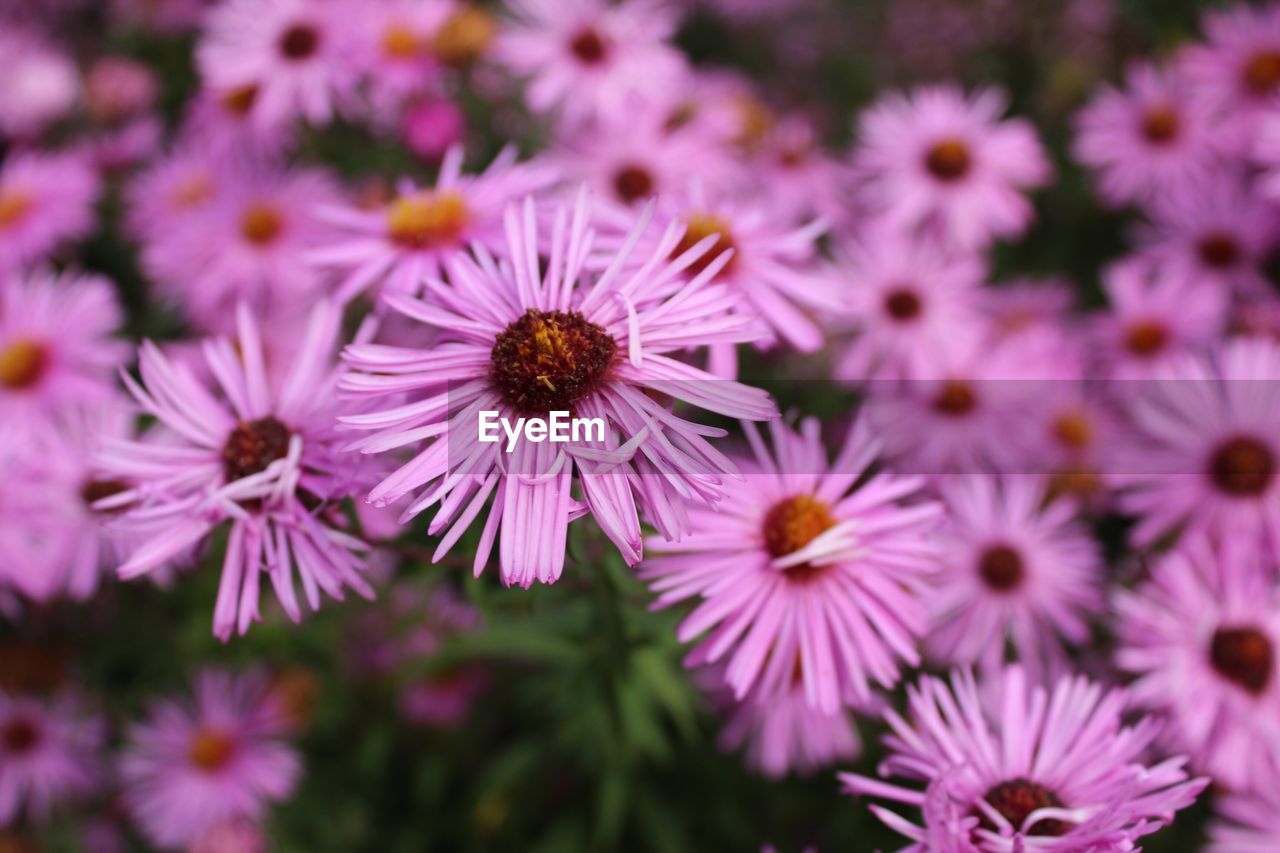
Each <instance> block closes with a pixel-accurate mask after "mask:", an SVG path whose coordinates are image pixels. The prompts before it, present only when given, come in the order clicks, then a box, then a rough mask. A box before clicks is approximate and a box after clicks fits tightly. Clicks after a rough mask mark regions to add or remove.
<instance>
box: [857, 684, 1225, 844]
mask: <svg viewBox="0 0 1280 853" xmlns="http://www.w3.org/2000/svg"><path fill="white" fill-rule="evenodd" d="M983 686H984V688H987V689H988V693H989V694H990V695H989V696H987V697H985V699H986V700H987V701H984V696H983V695H981V694H980V692H979V686H978V684H977V683H976V682H975V680H974V678H973V676H972V675H971V674H969V673H967V672H963V671H961V672H956V673H955V674H953V675H952V677H951V684H950V685H948V684H947V683H946V682H945V681H943V680H941V679H939V678H935V677H933V676H924V677H922V678H921V679H920V681H919V682H918V684H916V685H914V686H912V687H908V688H907V706H908V717H907V718H903V717H902V716H900V715H899V714H898V713H897V712H896V711H893V710H890V711H887V712H886V713H885V719H886V720H887V721H888V723H889V727H890V729H891V730H892V733H891V734H889V735H887V736H886V737H885V744H886V745H887V746H888V747H889V750H890V755H889V757H888V758H887V759H885V760H884V762H883V763H882V764H881V765H880V768H881V770H880V772H881V774H882V775H884V776H887V777H894V778H899V779H902V780H904V781H907V782H908V783H915V785H918V786H919V787H916V786H913V787H905V786H903V785H899V784H894V783H892V782H886V781H881V780H879V779H872V778H869V777H866V776H861V775H857V774H853V773H842V774H840V779H841V781H843V782H844V785H845V790H846V791H848V792H849V793H851V794H855V795H858V796H867V797H875V798H878V799H886V800H891V801H894V802H897V803H902V804H904V805H906V806H909V807H913V808H917V809H919V810H920V823H919V824H917V823H913V822H911V821H910V820H908V819H906V818H904V817H902V816H900V815H898V814H897V813H895V812H893V811H890V810H888V809H886V808H884V807H882V806H878V805H872V806H869V807H868V808H870V810H871V811H872V813H874V814H875V815H876V816H877V817H879V818H880V819H881V820H882V821H884V823H885V824H886V825H888V826H889V827H891V828H893V829H894V830H895V831H897V832H899V833H901V834H903V835H904V836H906V837H907V838H910V839H911V840H912V841H914V842H916V845H917V848H918V849H921V850H930V851H935V850H936V851H939V853H978V851H981V853H1007V851H1011V850H1022V849H1026V850H1037V851H1046V853H1048V851H1062V853H1065V852H1066V851H1072V850H1127V849H1134V848H1135V844H1134V842H1135V841H1136V840H1137V839H1139V838H1141V837H1142V836H1144V835H1148V834H1150V833H1152V832H1155V831H1156V830H1157V829H1160V828H1161V827H1162V826H1164V825H1165V824H1167V823H1168V822H1169V821H1170V820H1172V818H1173V815H1174V813H1175V812H1177V811H1178V810H1180V809H1183V808H1186V807H1187V806H1189V805H1191V803H1192V802H1193V801H1194V800H1195V798H1196V796H1197V795H1199V793H1200V792H1201V791H1202V790H1203V789H1204V788H1205V786H1206V785H1208V784H1209V780H1208V779H1195V780H1188V779H1187V774H1186V772H1185V771H1184V770H1183V769H1182V767H1183V764H1184V763H1185V762H1186V759H1184V758H1170V759H1167V760H1165V761H1162V762H1160V763H1158V764H1152V765H1146V764H1144V763H1143V761H1144V758H1145V756H1146V750H1147V747H1148V746H1149V745H1150V744H1151V742H1152V740H1153V739H1154V738H1155V737H1156V735H1157V733H1158V732H1159V725H1158V724H1157V723H1156V721H1155V720H1154V719H1152V718H1150V717H1145V718H1143V719H1141V720H1139V721H1138V722H1137V723H1136V724H1134V725H1133V726H1131V727H1125V726H1123V725H1122V722H1121V717H1122V714H1123V713H1124V711H1125V703H1126V701H1127V699H1128V697H1127V696H1126V694H1125V693H1124V691H1122V690H1112V691H1104V690H1103V688H1102V687H1100V686H1099V685H1097V684H1094V683H1091V682H1090V681H1088V680H1087V679H1085V678H1083V677H1079V676H1074V677H1062V678H1060V679H1058V680H1057V681H1056V682H1054V683H1053V684H1052V686H1051V688H1049V689H1046V688H1044V687H1038V686H1031V685H1029V684H1028V683H1027V677H1026V675H1025V674H1024V672H1023V671H1022V670H1021V669H1020V668H1018V667H1010V668H1008V669H1007V670H1005V671H1004V672H1003V673H1001V674H998V675H997V676H994V677H993V678H992V679H991V680H990V682H988V683H986V684H984V685H983Z"/></svg>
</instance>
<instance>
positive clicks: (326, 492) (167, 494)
mask: <svg viewBox="0 0 1280 853" xmlns="http://www.w3.org/2000/svg"><path fill="white" fill-rule="evenodd" d="M340 319H341V317H340V312H339V311H338V309H337V307H336V306H334V305H332V304H330V303H328V302H321V303H319V304H318V305H317V306H316V308H315V309H314V311H313V312H312V314H311V317H310V320H309V322H308V324H307V326H306V328H305V330H304V331H303V333H302V334H301V336H300V338H299V343H298V345H297V349H296V351H295V352H294V353H293V357H292V360H291V362H290V363H289V365H288V369H287V370H286V369H284V367H283V366H282V365H276V366H275V369H270V370H269V369H268V366H269V365H268V364H267V362H266V360H265V358H264V354H263V341H262V337H261V333H260V331H259V328H258V325H257V323H256V322H255V321H254V319H253V317H252V315H251V314H250V313H249V311H248V310H247V309H245V308H244V306H241V307H240V309H239V310H238V312H237V326H238V328H239V335H238V339H237V341H236V342H235V343H234V344H233V343H232V342H231V341H230V340H228V339H225V338H222V339H217V340H211V341H207V342H206V343H205V344H204V348H203V349H204V359H205V362H206V365H207V368H208V371H209V374H210V376H211V377H213V380H214V381H215V382H216V386H217V387H216V390H210V389H209V388H208V387H206V385H205V383H203V382H202V381H201V380H200V379H198V378H197V377H196V375H195V373H194V372H193V371H192V370H191V368H190V367H189V366H188V365H186V364H183V363H175V362H173V361H171V360H170V359H168V358H167V357H165V356H164V355H163V354H162V353H161V352H160V350H159V349H158V348H157V347H156V346H155V345H154V344H152V343H151V342H149V341H147V342H144V343H143V344H142V347H141V350H140V354H139V366H140V369H141V375H142V382H141V384H139V383H138V382H136V381H134V380H133V379H132V378H131V377H128V376H126V377H125V382H126V384H127V385H128V387H129V390H130V391H131V392H132V394H133V396H134V397H135V398H136V399H137V401H138V404H139V405H140V406H141V408H142V410H143V411H144V412H146V413H147V414H149V415H151V416H153V417H155V418H156V420H158V421H159V422H160V425H161V429H163V433H162V435H163V438H162V439H161V438H158V437H154V436H147V437H144V440H138V441H106V442H105V443H104V447H103V450H102V452H101V454H100V456H99V460H98V462H99V468H100V470H101V471H102V472H103V473H102V475H103V476H104V477H107V478H112V479H122V480H125V481H126V482H128V483H131V484H133V485H132V487H131V488H128V489H125V490H123V491H121V492H119V493H117V494H116V495H113V496H111V497H107V498H105V499H104V500H102V501H99V502H98V503H97V504H95V507H96V508H97V509H99V510H112V509H119V508H122V507H125V508H127V509H125V511H124V512H123V513H122V514H121V515H120V516H119V518H118V519H117V521H116V524H117V526H118V527H119V529H121V530H122V531H125V532H128V533H131V534H135V535H136V536H138V537H139V541H140V544H139V545H138V547H137V548H136V549H135V550H134V551H133V552H132V554H131V555H130V557H129V559H128V560H127V561H125V563H124V564H123V565H121V566H120V569H119V574H120V576H121V577H122V578H124V579H132V578H136V577H138V576H140V575H144V574H148V573H150V572H154V571H155V570H157V569H158V568H160V567H161V566H162V565H164V564H165V562H166V561H168V560H169V559H171V558H172V557H174V556H175V555H177V554H179V553H180V552H182V551H183V550H185V549H187V548H190V547H192V546H194V545H195V544H197V543H199V542H202V541H203V540H205V538H206V537H208V536H209V535H210V534H211V533H212V532H213V531H214V530H215V529H216V528H218V527H220V526H222V525H223V524H225V523H229V524H230V533H229V537H228V540H227V549H226V557H225V559H224V561H223V566H222V583H221V585H220V587H219V589H218V600H217V604H216V606H215V609H214V616H213V631H214V634H215V635H216V636H217V637H219V638H220V639H222V640H226V639H228V638H229V637H230V636H231V634H232V633H233V632H234V631H236V630H238V631H239V632H240V633H241V634H243V633H244V632H245V631H246V630H248V628H249V625H250V623H252V622H253V621H256V620H257V619H258V618H259V616H258V599H259V587H260V585H261V582H262V580H263V578H264V577H266V578H269V579H270V580H271V584H272V586H273V587H274V588H275V591H276V595H277V597H278V599H279V601H280V604H281V605H282V606H283V608H284V610H285V612H286V613H287V614H288V615H289V617H290V618H292V619H293V620H294V621H298V620H299V619H300V618H301V616H302V609H301V607H300V606H299V603H298V596H297V590H296V588H295V585H294V583H295V576H294V574H295V571H296V573H297V576H298V578H300V579H301V581H302V587H303V591H304V593H305V595H306V599H307V602H308V603H309V604H310V605H311V608H312V609H313V610H314V609H317V608H318V607H319V606H320V598H321V592H324V593H326V594H328V595H329V596H331V597H333V598H335V599H342V598H343V590H344V588H350V589H354V590H355V591H356V592H358V593H360V594H361V595H364V596H366V597H371V596H372V594H373V593H372V590H370V588H369V586H368V584H367V583H366V582H365V581H364V579H363V577H361V572H362V571H363V569H364V563H363V560H362V559H361V557H360V556H359V554H360V552H362V551H365V550H367V547H368V546H367V545H366V544H365V543H364V542H362V541H360V540H358V539H356V538H354V537H353V536H351V535H350V534H348V533H346V532H344V531H343V530H341V529H340V527H341V526H342V519H341V514H340V512H338V511H337V510H338V508H337V506H336V505H335V504H336V502H338V501H341V500H342V499H343V498H345V497H348V496H350V495H352V494H354V493H355V492H356V491H357V490H360V489H361V488H363V487H364V486H365V481H364V475H363V472H362V470H361V466H360V460H359V459H358V458H352V457H351V456H350V455H349V454H344V453H342V452H340V451H339V449H338V448H339V446H340V444H341V439H340V436H339V435H338V434H337V433H336V431H335V429H334V427H335V420H334V419H335V415H336V411H337V404H336V400H335V394H334V387H335V382H336V377H335V375H334V371H333V367H332V363H331V359H332V353H333V349H334V347H335V345H336V342H337V336H338V332H339V323H340Z"/></svg>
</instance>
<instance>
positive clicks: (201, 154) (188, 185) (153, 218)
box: [125, 144, 231, 246]
mask: <svg viewBox="0 0 1280 853" xmlns="http://www.w3.org/2000/svg"><path fill="white" fill-rule="evenodd" d="M230 173H231V166H230V165H228V164H227V163H226V161H225V159H223V158H220V157H219V156H218V154H217V153H216V152H214V151H212V150H211V149H210V148H209V146H207V145H204V144H186V145H182V146H180V147H178V148H176V149H175V150H173V151H171V152H169V153H168V154H166V155H165V156H163V157H159V158H157V159H156V160H154V161H153V162H152V163H151V164H150V165H148V166H147V168H146V169H144V170H142V171H141V172H139V173H138V174H137V175H136V176H134V177H132V178H131V179H130V180H129V182H128V184H127V185H126V190H125V199H126V202H127V216H128V218H127V222H128V225H129V231H130V232H131V234H132V236H133V237H134V238H136V239H137V240H139V241H140V242H142V243H143V244H144V246H146V245H151V244H155V243H157V242H158V241H160V240H162V239H164V238H165V237H167V235H168V234H169V233H170V232H172V231H175V230H180V229H182V228H185V227H187V225H188V224H189V223H190V221H191V220H192V219H194V218H195V215H196V214H198V213H201V212H203V211H207V210H209V209H210V208H211V207H212V206H213V205H214V203H215V202H216V201H217V199H218V197H219V196H220V195H221V194H222V193H224V192H225V189H226V187H225V185H226V184H227V183H228V180H227V175H228V174H230Z"/></svg>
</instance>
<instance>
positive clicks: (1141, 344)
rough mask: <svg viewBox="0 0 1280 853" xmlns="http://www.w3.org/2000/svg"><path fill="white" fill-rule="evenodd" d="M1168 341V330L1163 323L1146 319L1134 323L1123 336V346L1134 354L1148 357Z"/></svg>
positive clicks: (1162, 347) (1158, 350) (1157, 351)
mask: <svg viewBox="0 0 1280 853" xmlns="http://www.w3.org/2000/svg"><path fill="white" fill-rule="evenodd" d="M1168 342H1169V330H1168V329H1166V328H1165V326H1164V324H1163V323H1160V322H1157V321H1155V320H1147V321H1143V322H1140V323H1134V324H1133V325H1132V326H1130V327H1129V331H1128V334H1127V335H1126V336H1125V346H1127V347H1128V348H1129V352H1131V353H1133V354H1134V355H1138V356H1142V357H1144V358H1150V357H1151V356H1153V355H1156V354H1157V353H1159V352H1160V351H1161V350H1163V349H1164V348H1165V345H1166V344H1167V343H1168Z"/></svg>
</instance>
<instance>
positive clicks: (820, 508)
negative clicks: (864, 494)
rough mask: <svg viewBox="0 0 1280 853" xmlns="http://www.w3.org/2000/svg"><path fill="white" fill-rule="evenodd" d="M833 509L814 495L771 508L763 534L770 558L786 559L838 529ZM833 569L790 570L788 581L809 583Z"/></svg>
mask: <svg viewBox="0 0 1280 853" xmlns="http://www.w3.org/2000/svg"><path fill="white" fill-rule="evenodd" d="M835 523H836V520H835V518H833V517H832V515H831V508H830V507H829V506H828V505H827V504H826V502H825V501H822V500H820V499H819V498H816V497H814V496H813V495H796V496H795V497H791V498H786V499H785V500H781V501H779V502H778V503H776V504H774V505H773V506H772V507H770V508H769V511H768V512H766V513H765V514H764V522H763V523H762V524H761V533H762V534H763V536H764V548H765V550H766V551H768V552H769V556H771V557H774V558H777V557H785V556H787V555H788V554H794V553H795V552H796V551H799V550H800V549H802V548H804V547H805V546H807V545H808V544H809V543H810V542H812V541H813V540H814V539H817V538H818V537H819V536H821V535H822V534H823V533H825V532H827V531H828V530H830V529H831V528H832V527H834V526H835ZM828 569H830V566H813V565H810V564H809V563H804V564H801V565H799V566H792V567H791V568H789V569H787V579H788V580H790V581H793V582H800V583H803V582H806V581H809V580H812V579H814V578H815V577H818V576H820V575H823V574H825V573H826V571H827V570H828Z"/></svg>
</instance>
